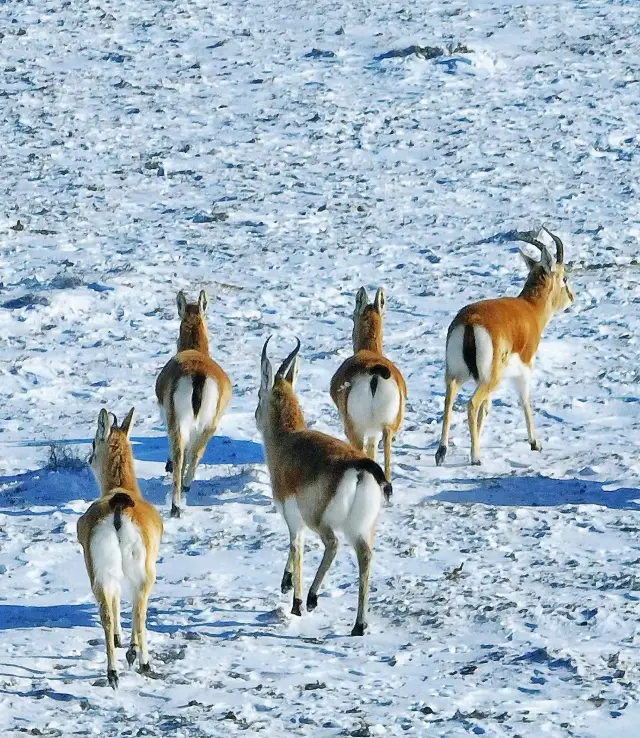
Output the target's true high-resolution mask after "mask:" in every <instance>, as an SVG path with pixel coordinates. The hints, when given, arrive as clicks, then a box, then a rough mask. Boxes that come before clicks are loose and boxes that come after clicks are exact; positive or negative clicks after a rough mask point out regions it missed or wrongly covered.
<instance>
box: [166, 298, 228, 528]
mask: <svg viewBox="0 0 640 738" xmlns="http://www.w3.org/2000/svg"><path fill="white" fill-rule="evenodd" d="M177 302H178V311H179V315H180V332H179V337H178V353H177V354H176V355H175V356H174V357H173V358H172V359H170V360H169V361H168V362H167V363H166V364H165V366H164V367H163V369H162V371H161V372H160V374H159V376H158V379H157V380H156V398H157V400H158V403H159V404H160V405H161V407H162V408H163V409H164V413H165V420H166V426H167V434H168V436H169V459H168V461H167V469H169V468H171V467H172V473H173V489H172V505H171V515H172V516H173V517H179V516H180V502H181V495H182V490H183V488H184V489H185V490H186V489H188V488H189V485H190V484H191V481H192V480H193V477H194V475H195V472H196V468H197V466H198V463H199V462H200V459H201V458H202V454H203V453H204V451H205V448H206V445H207V443H208V441H209V439H210V438H211V436H212V435H213V434H214V433H215V431H216V428H217V427H218V423H219V422H220V418H221V417H222V415H223V413H224V411H225V410H226V409H227V407H228V405H229V402H230V400H231V391H232V390H231V381H230V380H229V377H228V376H227V374H226V372H225V371H224V369H222V367H221V366H220V365H219V364H217V363H216V362H215V361H214V360H213V359H212V358H211V357H210V356H209V340H208V337H207V328H206V324H205V321H204V313H205V311H206V306H207V298H206V295H205V292H204V290H202V291H201V292H200V296H199V298H198V302H197V303H187V301H186V298H185V296H184V294H183V293H182V292H179V293H178V298H177ZM183 377H190V378H192V379H193V378H196V377H205V378H207V379H212V380H213V381H214V382H215V384H216V386H217V388H218V402H217V406H216V410H215V413H214V415H213V416H212V417H211V418H208V419H206V421H207V422H206V425H205V426H204V428H203V430H202V432H201V433H200V434H199V435H198V436H197V437H196V438H195V439H194V440H193V444H192V447H191V448H183V442H182V439H181V437H180V432H179V425H178V419H177V417H176V413H175V411H174V402H173V398H174V394H175V391H176V387H177V384H178V382H179V380H180V379H181V378H183Z"/></svg>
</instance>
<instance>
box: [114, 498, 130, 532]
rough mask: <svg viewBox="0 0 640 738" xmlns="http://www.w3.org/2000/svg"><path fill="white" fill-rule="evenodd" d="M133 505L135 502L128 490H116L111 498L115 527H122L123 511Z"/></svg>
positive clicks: (118, 528)
mask: <svg viewBox="0 0 640 738" xmlns="http://www.w3.org/2000/svg"><path fill="white" fill-rule="evenodd" d="M133 506H134V502H133V500H132V499H131V497H130V496H129V495H128V494H127V493H126V492H116V494H115V495H114V496H113V497H112V498H111V499H110V500H109V510H111V512H112V513H113V527H114V528H115V529H116V530H120V528H121V527H122V511H123V510H124V509H125V508H127V507H133Z"/></svg>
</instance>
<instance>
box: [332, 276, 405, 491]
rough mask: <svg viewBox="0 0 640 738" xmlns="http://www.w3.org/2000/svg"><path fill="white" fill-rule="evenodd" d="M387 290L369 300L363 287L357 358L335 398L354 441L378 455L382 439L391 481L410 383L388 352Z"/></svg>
mask: <svg viewBox="0 0 640 738" xmlns="http://www.w3.org/2000/svg"><path fill="white" fill-rule="evenodd" d="M384 304H385V299H384V292H383V290H382V288H379V289H378V290H377V291H376V296H375V299H374V301H373V302H372V303H371V304H369V298H368V297H367V291H366V289H365V288H364V287H361V288H360V289H359V290H358V293H357V295H356V306H355V310H354V313H353V356H350V357H349V358H348V359H347V360H346V361H345V362H343V364H342V365H341V366H340V368H339V369H338V371H337V372H336V373H335V374H334V375H333V378H332V379H331V398H332V399H333V401H334V403H335V404H336V407H337V408H338V412H339V413H340V417H341V418H342V422H343V423H344V431H345V434H346V436H347V438H348V439H349V441H350V442H351V443H352V444H353V445H354V446H355V447H356V448H358V449H364V448H366V451H367V455H368V456H369V457H370V458H372V459H375V458H376V449H377V446H378V441H379V439H380V437H382V442H383V448H384V473H385V475H386V477H387V479H391V441H392V440H393V437H394V435H395V434H396V433H397V431H398V428H399V427H400V424H401V423H402V417H403V415H404V403H405V400H406V397H407V386H406V384H405V381H404V379H403V377H402V374H401V373H400V371H399V370H398V368H397V367H396V366H395V364H393V363H392V362H391V361H389V359H387V357H386V356H384V355H383V353H382V313H383V311H384Z"/></svg>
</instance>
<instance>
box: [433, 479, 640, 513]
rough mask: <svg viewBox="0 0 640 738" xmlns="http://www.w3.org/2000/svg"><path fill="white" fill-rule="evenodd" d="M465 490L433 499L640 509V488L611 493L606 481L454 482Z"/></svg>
mask: <svg viewBox="0 0 640 738" xmlns="http://www.w3.org/2000/svg"><path fill="white" fill-rule="evenodd" d="M451 483H452V484H456V485H461V486H462V487H463V488H462V489H450V490H444V491H443V492H439V493H438V494H437V495H434V496H433V497H431V498H430V499H432V500H440V501H445V502H461V503H479V504H482V505H497V506H502V505H506V506H514V507H556V506H558V505H600V506H602V507H609V508H612V509H616V510H640V489H634V488H627V487H620V488H619V489H612V490H607V489H605V486H612V485H611V484H603V483H602V482H592V481H588V480H584V479H551V478H549V477H543V476H528V477H524V476H522V477H516V476H514V477H490V478H487V479H481V478H480V479H452V480H451Z"/></svg>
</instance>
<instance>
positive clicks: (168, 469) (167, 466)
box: [164, 459, 173, 474]
mask: <svg viewBox="0 0 640 738" xmlns="http://www.w3.org/2000/svg"><path fill="white" fill-rule="evenodd" d="M164 470H165V471H166V472H167V474H173V461H171V459H167V463H166V464H165V465H164Z"/></svg>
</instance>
